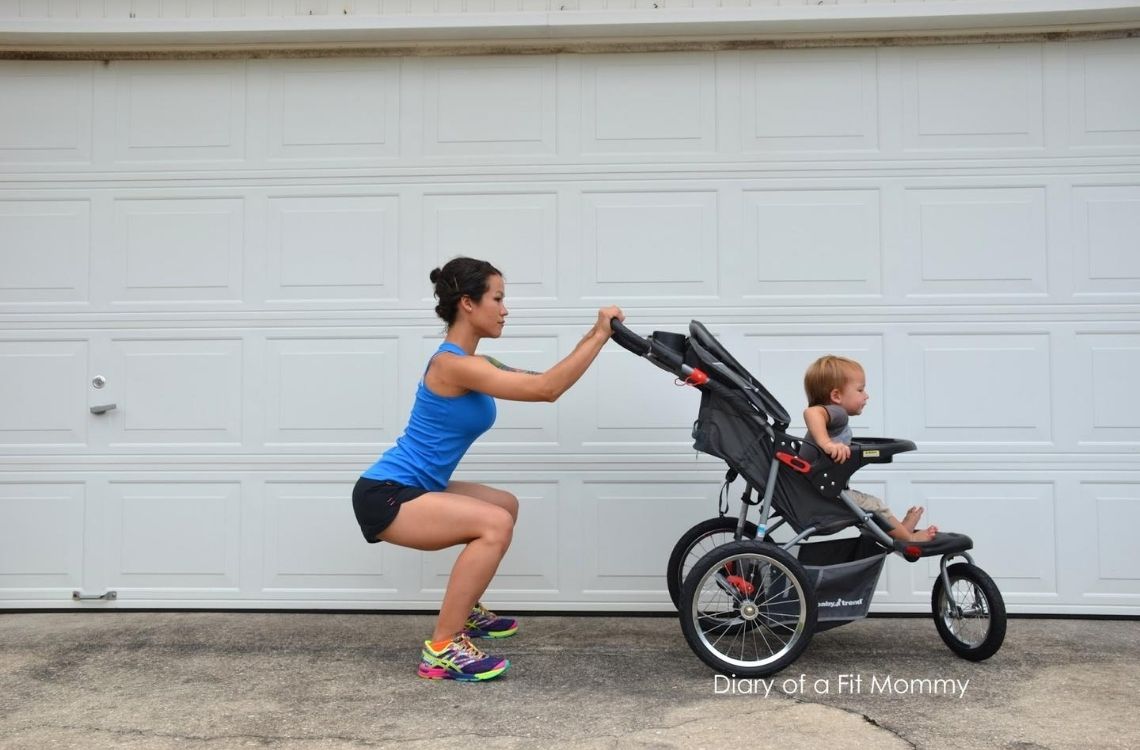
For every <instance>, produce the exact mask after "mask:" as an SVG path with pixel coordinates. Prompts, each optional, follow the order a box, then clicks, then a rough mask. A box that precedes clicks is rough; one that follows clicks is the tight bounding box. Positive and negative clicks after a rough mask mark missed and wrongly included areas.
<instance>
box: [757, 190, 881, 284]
mask: <svg viewBox="0 0 1140 750" xmlns="http://www.w3.org/2000/svg"><path fill="white" fill-rule="evenodd" d="M744 206H745V216H744V219H743V221H742V225H743V227H744V232H745V237H746V243H745V248H746V253H747V266H746V267H747V268H748V272H747V273H748V276H747V278H746V279H744V280H743V283H742V284H741V280H737V282H736V283H737V284H741V285H742V288H741V293H742V295H743V297H744V298H745V299H749V298H757V297H768V296H771V297H787V296H798V297H811V298H814V299H819V298H820V297H826V298H829V299H831V298H834V296H836V295H839V296H859V297H875V296H879V295H881V294H882V289H883V281H882V273H883V272H882V263H883V261H882V239H881V236H880V226H881V223H882V216H881V210H880V196H879V191H878V190H748V191H745V193H744ZM824 259H826V260H824ZM821 261H822V262H821Z"/></svg>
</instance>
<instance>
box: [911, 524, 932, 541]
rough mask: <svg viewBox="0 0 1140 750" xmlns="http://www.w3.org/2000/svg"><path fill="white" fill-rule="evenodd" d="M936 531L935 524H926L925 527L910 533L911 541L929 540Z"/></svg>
mask: <svg viewBox="0 0 1140 750" xmlns="http://www.w3.org/2000/svg"><path fill="white" fill-rule="evenodd" d="M937 533H938V527H937V526H927V527H926V528H925V529H919V530H918V531H915V532H913V533H912V535H911V537H912V538H911V541H912V542H929V541H930V540H931V539H933V538H934V535H935V534H937Z"/></svg>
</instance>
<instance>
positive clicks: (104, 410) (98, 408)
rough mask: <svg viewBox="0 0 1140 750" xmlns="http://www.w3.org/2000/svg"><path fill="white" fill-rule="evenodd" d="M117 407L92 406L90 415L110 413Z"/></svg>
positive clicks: (116, 405)
mask: <svg viewBox="0 0 1140 750" xmlns="http://www.w3.org/2000/svg"><path fill="white" fill-rule="evenodd" d="M118 407H119V405H118V404H99V405H98V406H92V407H91V413H92V414H106V413H107V412H109V411H111V410H112V409H117V408H118Z"/></svg>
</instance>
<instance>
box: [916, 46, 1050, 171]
mask: <svg viewBox="0 0 1140 750" xmlns="http://www.w3.org/2000/svg"><path fill="white" fill-rule="evenodd" d="M979 81H985V82H986V85H984V86H980V85H978V82H979ZM1042 92H1043V74H1042V48H1041V46H1040V45H1038V44H1010V45H994V46H989V47H983V46H978V45H963V46H959V47H931V48H926V49H918V50H915V51H914V52H913V53H912V54H909V55H907V56H906V57H904V61H903V91H902V101H903V123H904V129H903V139H904V145H905V148H906V149H907V150H934V151H941V150H950V149H962V148H988V149H992V148H1034V149H1040V148H1042V147H1043V146H1044V115H1043V113H1042V112H1043V110H1042V99H1043V93H1042Z"/></svg>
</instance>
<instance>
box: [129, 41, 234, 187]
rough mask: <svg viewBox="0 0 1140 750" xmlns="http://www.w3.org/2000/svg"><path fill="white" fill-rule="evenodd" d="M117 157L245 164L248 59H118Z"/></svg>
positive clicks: (135, 162)
mask: <svg viewBox="0 0 1140 750" xmlns="http://www.w3.org/2000/svg"><path fill="white" fill-rule="evenodd" d="M113 65H114V72H115V79H116V99H115V128H114V132H115V161H116V162H120V163H131V164H132V165H137V166H143V165H142V164H138V163H140V162H149V163H151V164H153V165H154V166H161V165H162V163H169V162H182V163H185V162H198V161H203V162H214V164H212V166H214V168H217V167H218V166H220V165H219V164H218V163H217V162H222V161H229V162H231V164H232V165H238V164H240V162H241V160H242V159H244V158H245V156H246V153H245V140H246V139H245V130H246V121H245V116H246V108H245V102H246V88H245V80H246V75H245V64H244V63H241V62H187V61H179V62H169V63H161V62H159V63H156V62H116V63H113Z"/></svg>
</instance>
